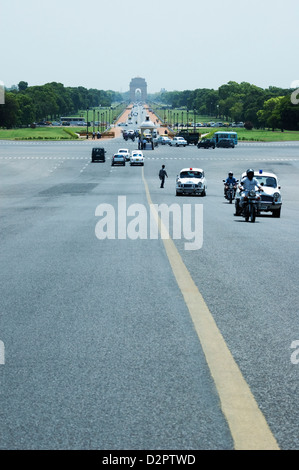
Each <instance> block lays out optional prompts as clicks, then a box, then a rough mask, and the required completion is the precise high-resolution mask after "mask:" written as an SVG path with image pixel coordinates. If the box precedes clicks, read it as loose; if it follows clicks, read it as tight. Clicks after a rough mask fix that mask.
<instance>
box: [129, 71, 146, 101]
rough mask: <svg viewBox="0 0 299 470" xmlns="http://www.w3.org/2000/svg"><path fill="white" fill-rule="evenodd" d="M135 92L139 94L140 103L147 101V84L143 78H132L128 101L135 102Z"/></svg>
mask: <svg viewBox="0 0 299 470" xmlns="http://www.w3.org/2000/svg"><path fill="white" fill-rule="evenodd" d="M136 92H138V93H139V99H140V100H141V101H147V83H146V81H145V79H144V78H140V77H136V78H132V80H131V82H130V101H131V103H132V102H134V101H136Z"/></svg>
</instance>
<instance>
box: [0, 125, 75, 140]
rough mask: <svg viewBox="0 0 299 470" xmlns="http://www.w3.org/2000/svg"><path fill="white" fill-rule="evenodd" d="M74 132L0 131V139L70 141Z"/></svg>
mask: <svg viewBox="0 0 299 470" xmlns="http://www.w3.org/2000/svg"><path fill="white" fill-rule="evenodd" d="M75 132H76V131H75V130H73V129H68V128H64V127H36V128H35V129H31V128H28V129H0V139H5V140H72V139H77V136H76V134H75Z"/></svg>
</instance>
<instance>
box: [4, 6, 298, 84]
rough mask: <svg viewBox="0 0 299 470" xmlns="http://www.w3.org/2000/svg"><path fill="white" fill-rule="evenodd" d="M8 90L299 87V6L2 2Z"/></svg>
mask: <svg viewBox="0 0 299 470" xmlns="http://www.w3.org/2000/svg"><path fill="white" fill-rule="evenodd" d="M0 6H1V10H0V39H1V61H0V81H2V82H4V85H5V86H6V87H10V86H12V85H17V84H18V83H19V82H20V81H21V80H23V81H26V82H28V84H29V86H33V85H43V84H45V83H47V82H52V81H55V82H60V83H63V84H64V85H65V86H75V87H76V86H84V87H86V88H96V89H102V90H109V89H110V90H114V91H121V92H124V91H128V90H129V84H130V81H131V79H132V78H134V77H142V78H145V80H146V82H147V88H148V92H149V93H154V92H157V91H160V90H161V88H165V89H166V90H168V91H173V90H193V89H196V88H213V89H217V88H218V87H219V86H221V85H223V84H225V83H227V82H228V81H230V80H234V81H236V82H238V83H240V82H242V81H246V82H249V83H252V84H255V85H257V86H260V87H262V88H267V87H269V86H278V87H282V88H290V87H291V84H292V83H293V82H294V81H296V80H298V79H299V67H298V63H299V61H298V43H299V41H298V38H299V0H284V1H278V0H247V1H244V0H241V1H240V0H210V1H208V0H188V1H182V0H172V1H168V0H151V1H145V0H128V1H125V0H105V1H104V0H88V1H84V0H48V1H43V0H0Z"/></svg>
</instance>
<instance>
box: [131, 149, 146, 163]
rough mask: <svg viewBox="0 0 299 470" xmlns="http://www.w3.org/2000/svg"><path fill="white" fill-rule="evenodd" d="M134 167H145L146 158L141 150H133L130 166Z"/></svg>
mask: <svg viewBox="0 0 299 470" xmlns="http://www.w3.org/2000/svg"><path fill="white" fill-rule="evenodd" d="M133 165H141V166H144V156H143V153H142V152H141V150H132V152H131V156H130V166H133Z"/></svg>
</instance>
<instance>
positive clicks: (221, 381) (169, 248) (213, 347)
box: [142, 168, 279, 450]
mask: <svg viewBox="0 0 299 470" xmlns="http://www.w3.org/2000/svg"><path fill="white" fill-rule="evenodd" d="M142 179H143V183H144V186H145V192H146V197H147V201H148V204H149V206H150V210H151V211H152V214H153V216H154V218H155V221H156V223H157V224H158V226H159V227H160V231H161V234H162V233H163V232H164V231H165V232H164V235H165V234H167V230H166V228H165V226H163V223H162V221H161V219H160V217H159V215H158V212H157V210H156V209H155V208H154V205H153V202H152V199H151V196H150V192H149V188H148V184H147V181H146V179H145V176H144V168H142ZM164 235H163V236H161V238H162V240H163V243H164V247H165V250H166V253H167V256H168V259H169V262H170V265H171V267H172V270H173V273H174V275H175V278H176V281H177V283H178V286H179V288H180V290H181V292H182V294H183V297H184V300H185V303H186V305H187V307H188V309H189V312H190V315H191V318H192V320H193V323H194V326H195V330H196V332H197V335H198V337H199V340H200V343H201V346H202V348H203V351H204V354H205V357H206V361H207V363H208V366H209V369H210V372H211V375H212V377H213V379H214V382H215V385H216V388H217V391H218V395H219V399H220V402H221V408H222V411H223V414H224V416H225V417H226V420H227V422H228V425H229V428H230V431H231V435H232V438H233V440H234V447H235V449H236V450H279V447H278V444H277V442H276V440H275V438H274V436H273V434H272V432H271V430H270V428H269V426H268V424H267V422H266V419H265V417H264V415H263V414H262V412H261V410H260V409H259V407H258V405H257V403H256V401H255V399H254V397H253V395H252V393H251V390H250V388H249V386H248V384H247V383H246V381H245V380H244V378H243V376H242V373H241V371H240V369H239V367H238V365H237V364H236V362H235V360H234V358H233V356H232V354H231V352H230V350H229V349H228V347H227V345H226V343H225V341H224V338H223V336H222V335H221V333H220V331H219V329H218V327H217V325H216V323H215V320H214V318H213V316H212V314H211V312H210V311H209V309H208V306H207V304H206V303H205V301H204V299H203V297H202V295H201V293H200V292H199V290H198V288H197V286H196V284H195V283H194V281H193V279H192V277H191V275H190V273H189V271H188V269H187V268H186V266H185V264H184V262H183V260H182V258H181V256H180V254H179V252H178V250H177V248H176V246H175V244H174V242H173V240H172V239H171V238H170V236H169V234H167V237H165V236H164Z"/></svg>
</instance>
